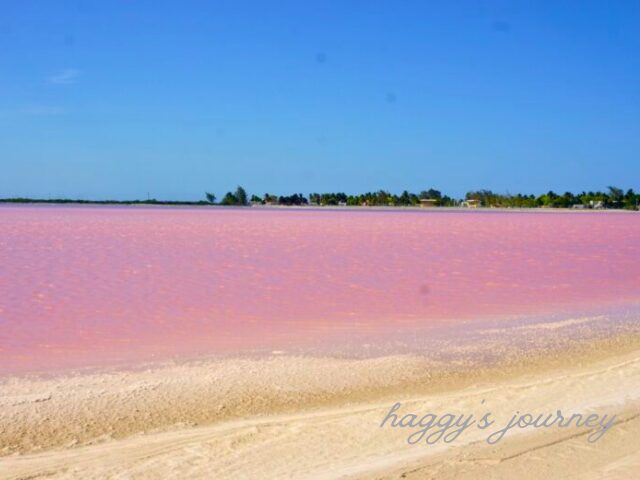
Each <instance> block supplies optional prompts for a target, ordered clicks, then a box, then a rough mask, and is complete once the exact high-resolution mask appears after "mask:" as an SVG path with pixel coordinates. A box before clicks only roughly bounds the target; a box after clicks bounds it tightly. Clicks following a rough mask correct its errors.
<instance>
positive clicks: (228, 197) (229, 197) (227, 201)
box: [220, 192, 238, 205]
mask: <svg viewBox="0 0 640 480" xmlns="http://www.w3.org/2000/svg"><path fill="white" fill-rule="evenodd" d="M220 203H221V204H222V205H237V204H238V197H236V196H235V195H234V194H233V193H231V192H227V193H226V194H225V196H224V197H223V199H222V201H221V202H220Z"/></svg>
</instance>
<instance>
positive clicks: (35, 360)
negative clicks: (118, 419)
mask: <svg viewBox="0 0 640 480" xmlns="http://www.w3.org/2000/svg"><path fill="white" fill-rule="evenodd" d="M639 239H640V214H633V213H631V214H624V213H605V214H603V213H516V212H466V213H465V212H452V211H428V212H425V211H411V212H410V211H406V212H399V211H346V210H345V211H335V210H334V211H317V210H315V211H314V210H262V209H260V210H257V209H227V210H225V209H205V208H201V209H196V208H194V209H178V208H115V207H114V208H100V207H95V208H93V207H92V208H88V207H7V206H4V207H0V371H3V372H11V371H29V370H37V369H42V368H54V367H65V366H81V365H92V364H96V363H98V364H99V363H102V362H111V361H116V360H143V359H150V358H163V357H169V356H173V355H188V354H193V353H200V352H207V353H219V352H237V351H245V350H251V349H260V348H267V349H270V348H274V349H277V348H287V347H290V346H292V345H305V344H309V343H317V342H340V341H341V339H344V338H348V337H349V336H350V335H354V334H356V333H362V332H367V333H369V334H371V335H373V336H374V337H375V335H379V336H380V338H383V337H384V336H385V335H386V334H387V333H388V332H389V331H390V330H394V331H398V330H403V329H404V330H407V331H410V330H411V329H417V328H422V327H424V326H425V325H431V324H433V325H435V324H441V325H449V324H450V325H454V324H456V323H459V322H461V321H463V320H467V321H468V320H475V319H480V318H486V317H491V316H499V315H512V314H538V313H545V312H554V311H559V310H562V309H570V308H573V307H580V308H583V307H588V306H591V305H593V306H596V305H602V304H609V303H615V302H619V301H626V300H630V299H631V300H634V299H635V300H639V299H640V255H639V253H638V241H639Z"/></svg>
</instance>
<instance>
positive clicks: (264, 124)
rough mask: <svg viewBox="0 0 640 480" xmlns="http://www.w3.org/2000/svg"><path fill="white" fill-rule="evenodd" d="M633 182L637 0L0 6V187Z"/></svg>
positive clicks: (639, 80)
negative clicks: (609, 0)
mask: <svg viewBox="0 0 640 480" xmlns="http://www.w3.org/2000/svg"><path fill="white" fill-rule="evenodd" d="M237 184H242V185H244V186H245V188H246V189H247V190H248V191H249V192H251V193H259V194H262V193H264V192H265V191H269V192H272V193H278V194H285V193H293V192H298V191H300V192H302V193H305V194H307V193H309V192H311V191H346V192H360V191H365V190H375V189H380V188H384V189H389V190H391V191H401V190H402V189H405V188H407V189H409V190H412V191H419V190H421V189H426V188H429V187H435V188H438V189H440V190H442V191H444V192H447V193H449V194H453V195H462V194H464V192H466V191H467V190H470V189H477V188H490V189H494V190H496V191H499V192H507V191H508V192H528V193H539V192H543V191H547V190H549V189H554V190H557V191H565V190H582V189H586V190H589V189H605V188H606V186H607V185H609V184H614V185H618V186H620V187H623V188H629V187H633V188H634V189H636V190H640V2H639V1H637V0H635V1H615V2H608V1H604V0H603V1H600V2H589V1H573V2H571V1H565V2H558V1H532V2H518V1H507V2H491V1H488V2H452V1H442V2H436V1H425V2H418V1H416V2H392V1H389V2H375V1H361V2H350V1H328V2H326V1H325V2H311V1H296V2H275V1H269V2H242V1H229V2H220V1H207V2H205V1H202V2H196V1H172V2H165V1H157V0H154V1H151V0H149V1H140V0H136V1H117V0H114V1H108V2H107V1H59V2H53V1H27V0H6V1H3V2H2V3H1V5H0V197H6V196H14V195H24V196H36V197H41V196H44V197H47V196H67V197H84V198H119V199H124V198H145V197H146V196H147V193H150V195H151V196H153V197H156V198H159V199H199V198H201V197H202V196H203V192H204V191H205V190H208V191H213V192H215V193H216V194H217V195H218V196H219V197H220V196H221V195H222V194H223V193H224V192H225V191H226V190H230V189H233V188H235V186H236V185H237Z"/></svg>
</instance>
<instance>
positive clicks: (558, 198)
mask: <svg viewBox="0 0 640 480" xmlns="http://www.w3.org/2000/svg"><path fill="white" fill-rule="evenodd" d="M205 199H206V200H202V201H197V202H181V201H160V200H156V199H148V200H124V201H118V200H71V199H63V198H62V199H61V198H58V199H48V200H44V199H34V198H5V199H0V202H4V203H80V204H124V205H137V204H141V205H212V204H215V203H216V195H215V194H213V193H210V192H206V193H205ZM421 200H431V201H432V203H433V205H435V206H442V207H454V206H461V205H465V202H466V205H469V204H470V203H471V202H470V201H475V203H476V204H478V205H479V206H481V207H500V208H584V209H586V208H594V209H600V208H608V209H627V210H637V209H638V206H639V205H640V194H638V193H635V192H634V191H633V190H632V189H629V190H627V191H626V192H625V191H624V190H623V189H621V188H618V187H614V186H610V187H608V188H607V190H606V191H604V192H601V191H598V192H581V193H578V194H573V193H571V192H565V193H563V194H557V193H555V192H551V191H550V192H547V193H544V194H542V195H538V196H535V195H527V194H520V193H518V194H516V195H512V194H508V193H507V194H500V193H495V192H493V191H491V190H476V191H471V192H468V193H467V194H466V195H465V198H464V199H454V198H452V197H449V196H447V195H443V194H442V193H441V192H440V191H438V190H435V189H433V188H431V189H428V190H423V191H421V192H420V193H418V194H415V193H411V192H409V191H407V190H405V191H403V192H402V193H401V194H399V195H397V194H393V193H390V192H388V191H386V190H378V191H377V192H367V193H363V194H357V195H348V194H346V193H343V192H338V193H311V194H309V196H308V197H305V195H303V194H302V193H294V194H293V195H283V196H276V195H272V194H269V193H265V194H264V195H263V196H262V197H260V196H258V195H255V194H254V195H251V197H250V200H249V196H248V195H247V192H246V190H245V189H244V188H242V187H240V186H238V187H237V188H236V190H235V192H227V193H226V194H225V195H224V197H223V198H222V200H221V201H220V202H219V205H228V206H246V205H249V204H251V205H287V206H290V205H297V206H305V205H312V206H314V205H315V206H358V207H359V206H370V207H387V206H394V207H412V206H418V205H420V201H421Z"/></svg>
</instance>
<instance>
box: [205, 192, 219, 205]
mask: <svg viewBox="0 0 640 480" xmlns="http://www.w3.org/2000/svg"><path fill="white" fill-rule="evenodd" d="M204 195H205V196H206V197H207V202H209V203H216V196H215V194H213V193H209V192H205V194H204Z"/></svg>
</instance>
